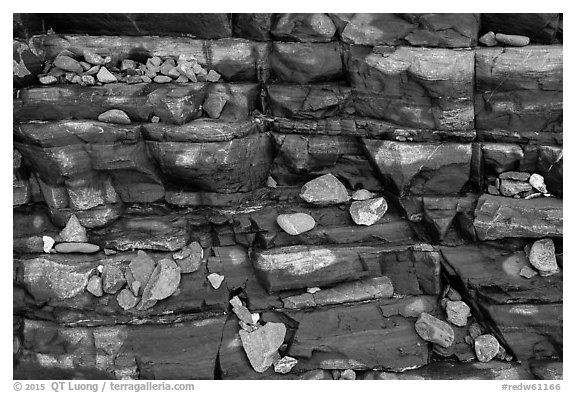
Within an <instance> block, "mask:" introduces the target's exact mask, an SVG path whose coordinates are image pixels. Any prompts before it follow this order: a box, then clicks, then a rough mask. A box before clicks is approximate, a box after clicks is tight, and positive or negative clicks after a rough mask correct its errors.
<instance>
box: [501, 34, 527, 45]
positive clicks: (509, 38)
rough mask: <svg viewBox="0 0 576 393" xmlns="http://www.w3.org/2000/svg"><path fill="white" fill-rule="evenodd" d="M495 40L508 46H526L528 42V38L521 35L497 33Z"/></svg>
mask: <svg viewBox="0 0 576 393" xmlns="http://www.w3.org/2000/svg"><path fill="white" fill-rule="evenodd" d="M496 41H498V42H499V43H501V44H504V45H509V46H526V45H528V44H529V43H530V38H528V37H526V36H523V35H512V34H502V33H497V34H496Z"/></svg>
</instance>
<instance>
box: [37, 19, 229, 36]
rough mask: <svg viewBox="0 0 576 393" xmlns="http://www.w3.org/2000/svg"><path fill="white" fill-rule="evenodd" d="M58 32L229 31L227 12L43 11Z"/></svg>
mask: <svg viewBox="0 0 576 393" xmlns="http://www.w3.org/2000/svg"><path fill="white" fill-rule="evenodd" d="M44 18H45V19H46V22H47V24H48V25H49V26H50V27H51V28H52V29H54V31H55V32H56V33H58V34H94V35H112V36H114V35H128V36H142V35H161V36H165V35H170V36H179V35H186V36H194V37H197V38H225V37H230V36H231V35H232V26H231V23H230V18H229V16H228V15H227V14H216V13H214V14H200V13H199V14H170V13H168V14H164V13H162V14H138V13H136V14H120V13H118V14H46V15H44Z"/></svg>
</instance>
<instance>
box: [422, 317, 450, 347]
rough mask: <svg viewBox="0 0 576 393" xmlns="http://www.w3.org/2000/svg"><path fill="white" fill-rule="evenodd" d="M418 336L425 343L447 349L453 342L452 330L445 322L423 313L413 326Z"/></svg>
mask: <svg viewBox="0 0 576 393" xmlns="http://www.w3.org/2000/svg"><path fill="white" fill-rule="evenodd" d="M414 327H415V328H416V332H418V335H420V337H422V338H423V339H424V340H426V341H430V342H432V343H434V344H438V345H440V346H441V347H444V348H448V347H449V346H451V345H452V343H453V342H454V330H453V329H452V327H451V326H450V325H448V324H447V323H446V322H444V321H441V320H439V319H438V318H436V317H434V316H432V315H430V314H428V313H425V312H423V313H422V314H420V318H418V320H417V321H416V324H415V326H414Z"/></svg>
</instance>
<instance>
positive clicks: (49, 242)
mask: <svg viewBox="0 0 576 393" xmlns="http://www.w3.org/2000/svg"><path fill="white" fill-rule="evenodd" d="M54 243H56V242H55V241H54V239H53V238H52V237H50V236H42V248H43V250H44V252H45V253H46V254H49V253H50V250H52V247H53V246H54Z"/></svg>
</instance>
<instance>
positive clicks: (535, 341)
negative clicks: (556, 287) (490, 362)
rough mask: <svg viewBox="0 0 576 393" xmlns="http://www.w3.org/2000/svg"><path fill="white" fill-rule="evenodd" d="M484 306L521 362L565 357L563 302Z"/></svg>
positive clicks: (498, 330) (498, 331)
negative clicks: (563, 353)
mask: <svg viewBox="0 0 576 393" xmlns="http://www.w3.org/2000/svg"><path fill="white" fill-rule="evenodd" d="M481 307H482V309H483V311H484V312H485V313H486V314H487V315H488V317H489V318H491V320H492V321H493V324H494V325H495V327H496V332H497V333H499V335H500V336H501V338H502V339H503V340H504V342H505V343H506V344H507V346H508V347H509V348H510V349H511V350H512V352H513V353H514V355H515V356H516V357H517V358H518V359H520V360H527V359H534V358H542V357H557V356H560V357H561V356H562V352H563V351H562V343H563V314H562V303H559V304H558V303H557V304H516V305H486V304H482V305H481Z"/></svg>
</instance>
